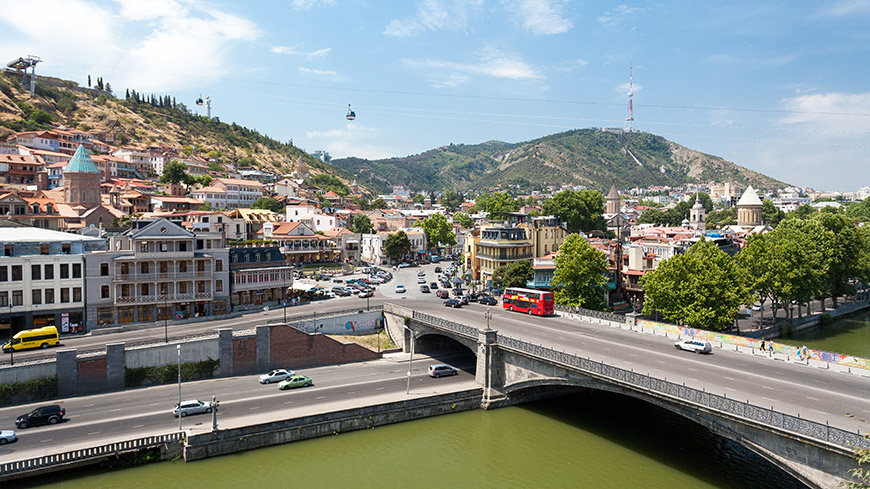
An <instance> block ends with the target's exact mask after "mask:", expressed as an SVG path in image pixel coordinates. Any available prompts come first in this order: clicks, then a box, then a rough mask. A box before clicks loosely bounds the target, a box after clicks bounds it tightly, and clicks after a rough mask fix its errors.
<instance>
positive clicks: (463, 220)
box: [453, 212, 474, 228]
mask: <svg viewBox="0 0 870 489" xmlns="http://www.w3.org/2000/svg"><path fill="white" fill-rule="evenodd" d="M453 222H458V223H459V225H460V226H462V227H464V228H470V227H472V226H474V219H472V218H471V217H469V216H468V214H466V213H464V212H457V213H456V214H453Z"/></svg>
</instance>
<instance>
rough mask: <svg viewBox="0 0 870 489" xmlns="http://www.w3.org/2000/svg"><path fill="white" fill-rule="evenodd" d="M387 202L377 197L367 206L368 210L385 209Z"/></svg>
mask: <svg viewBox="0 0 870 489" xmlns="http://www.w3.org/2000/svg"><path fill="white" fill-rule="evenodd" d="M386 208H387V201H386V200H384V199H382V198H380V197H378V198H377V199H375V200H373V201H371V203H370V204H369V209H386Z"/></svg>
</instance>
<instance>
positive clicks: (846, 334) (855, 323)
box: [777, 312, 870, 358]
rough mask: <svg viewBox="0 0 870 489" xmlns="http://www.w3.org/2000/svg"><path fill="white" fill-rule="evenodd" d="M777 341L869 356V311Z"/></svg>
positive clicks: (858, 355) (857, 355)
mask: <svg viewBox="0 0 870 489" xmlns="http://www.w3.org/2000/svg"><path fill="white" fill-rule="evenodd" d="M777 341H781V342H782V343H788V344H790V345H795V346H804V345H806V346H807V347H809V348H815V349H817V350H825V351H830V352H835V353H845V354H848V355H854V356H856V357H864V358H870V312H863V313H860V314H856V315H854V316H851V317H848V318H846V319H841V320H839V321H835V322H833V323H831V324H826V325H823V326H819V327H817V328H813V329H810V330H807V331H801V332H800V333H795V334H793V335H791V336H789V337H783V338H777Z"/></svg>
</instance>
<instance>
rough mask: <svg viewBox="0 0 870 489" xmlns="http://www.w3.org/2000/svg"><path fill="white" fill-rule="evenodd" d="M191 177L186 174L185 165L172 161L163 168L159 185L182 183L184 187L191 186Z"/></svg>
mask: <svg viewBox="0 0 870 489" xmlns="http://www.w3.org/2000/svg"><path fill="white" fill-rule="evenodd" d="M193 181H194V180H193V177H191V176H190V175H188V174H187V165H185V164H184V163H182V162H180V161H178V160H172V161H170V162H169V163H167V164H166V165H164V166H163V174H162V175H160V183H173V184H179V183H183V184H185V185H191V184H193Z"/></svg>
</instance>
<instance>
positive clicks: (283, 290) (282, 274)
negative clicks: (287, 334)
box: [281, 269, 287, 324]
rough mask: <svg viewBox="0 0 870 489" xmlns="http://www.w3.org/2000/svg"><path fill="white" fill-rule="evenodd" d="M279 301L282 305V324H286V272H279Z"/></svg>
mask: <svg viewBox="0 0 870 489" xmlns="http://www.w3.org/2000/svg"><path fill="white" fill-rule="evenodd" d="M281 281H282V287H281V300H282V301H283V303H284V324H287V270H286V269H284V270H281Z"/></svg>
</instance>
